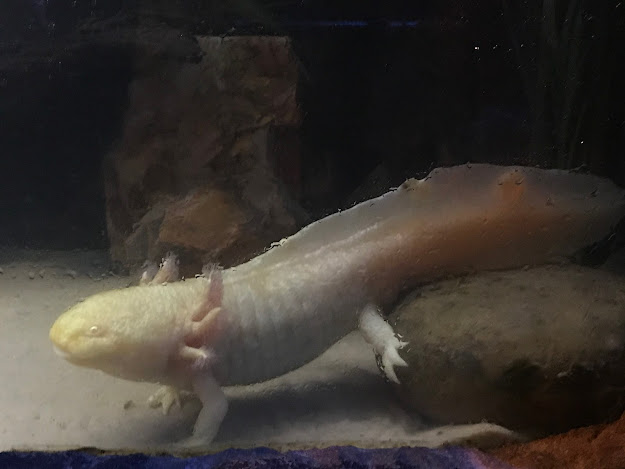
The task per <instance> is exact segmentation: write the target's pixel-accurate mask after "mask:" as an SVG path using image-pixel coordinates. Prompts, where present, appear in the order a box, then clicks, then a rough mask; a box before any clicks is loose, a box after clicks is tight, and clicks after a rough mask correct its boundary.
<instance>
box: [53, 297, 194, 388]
mask: <svg viewBox="0 0 625 469" xmlns="http://www.w3.org/2000/svg"><path fill="white" fill-rule="evenodd" d="M170 287H171V286H170ZM164 288H165V287H162V286H154V287H131V288H126V289H122V290H112V291H108V292H104V293H99V294H96V295H93V296H91V297H89V298H87V299H86V300H84V301H83V302H81V303H78V304H77V305H75V306H73V307H72V308H70V309H69V310H67V311H66V312H65V313H63V314H62V315H61V316H60V317H59V318H58V319H57V320H56V322H55V323H54V325H53V326H52V328H51V329H50V339H51V340H52V343H53V344H54V349H55V351H56V352H57V353H58V354H59V355H60V356H61V357H63V358H65V359H66V360H67V361H69V362H70V363H72V364H75V365H79V366H84V367H88V368H96V369H99V370H102V371H104V372H106V373H108V374H111V375H114V376H117V377H120V378H124V379H129V380H133V381H159V380H161V379H162V378H163V374H164V373H165V372H166V368H167V365H168V361H169V359H170V357H171V356H172V354H173V353H174V350H175V348H176V347H177V346H178V344H179V343H180V340H181V339H180V336H181V334H182V332H181V328H182V325H181V324H179V323H180V319H179V317H177V316H176V315H175V311H174V308H172V307H171V306H168V305H171V301H166V300H167V298H160V297H161V296H168V297H170V298H169V299H171V295H172V294H173V295H175V293H176V292H175V290H176V288H168V291H163V289H164Z"/></svg>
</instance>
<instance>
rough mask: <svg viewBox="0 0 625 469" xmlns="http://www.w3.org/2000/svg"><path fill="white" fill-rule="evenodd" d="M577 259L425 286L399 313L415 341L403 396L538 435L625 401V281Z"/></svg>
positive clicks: (437, 410)
mask: <svg viewBox="0 0 625 469" xmlns="http://www.w3.org/2000/svg"><path fill="white" fill-rule="evenodd" d="M623 280H624V278H623V277H620V276H615V275H613V274H611V273H608V272H605V271H601V270H596V269H589V268H582V267H576V266H568V267H559V266H547V267H541V268H533V269H527V270H516V271H504V272H490V273H482V274H479V275H475V276H469V277H465V278H458V279H452V280H447V281H443V282H440V283H436V284H432V285H430V286H427V287H424V288H423V289H422V290H420V291H419V292H417V293H415V294H414V295H412V296H411V297H409V298H408V299H407V300H406V301H404V302H403V304H401V305H400V306H399V307H398V308H397V310H396V311H395V313H394V314H393V316H392V319H391V322H392V323H395V326H394V327H395V330H396V331H397V333H399V334H400V335H401V336H403V340H406V341H408V342H409V345H408V346H407V347H406V348H405V349H404V350H402V351H401V355H402V356H403V357H404V358H405V360H406V361H407V362H408V364H409V367H408V368H399V369H397V374H398V377H399V379H400V381H401V383H402V384H401V385H400V386H399V387H398V388H397V390H398V392H399V394H400V396H401V397H402V398H403V400H404V401H405V402H406V403H407V404H408V405H409V406H411V407H412V408H414V409H416V410H418V411H419V412H420V413H421V414H423V415H425V416H427V417H429V418H431V419H433V420H435V421H438V422H444V423H471V422H480V421H483V420H487V421H490V422H493V423H497V424H499V425H503V426H505V427H507V428H511V429H513V430H517V431H522V432H527V433H530V434H545V433H551V432H557V431H564V430H567V429H570V428H572V427H575V426H582V425H587V424H592V423H597V422H602V421H606V420H609V419H613V418H616V417H618V415H620V413H621V412H622V411H623V410H624V408H625V387H624V385H625V308H624V305H625V282H624V281H623Z"/></svg>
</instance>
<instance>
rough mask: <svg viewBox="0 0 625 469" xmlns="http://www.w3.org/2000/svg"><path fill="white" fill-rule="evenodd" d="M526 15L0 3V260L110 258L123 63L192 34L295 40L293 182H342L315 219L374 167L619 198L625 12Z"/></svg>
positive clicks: (534, 6) (474, 10)
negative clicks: (521, 167)
mask: <svg viewBox="0 0 625 469" xmlns="http://www.w3.org/2000/svg"><path fill="white" fill-rule="evenodd" d="M529 3H531V5H528V3H527V2H521V3H519V5H517V2H512V1H510V2H505V1H495V0H490V1H483V2H474V1H436V0H429V1H422V2H416V1H412V2H399V1H396V2H369V3H367V2H362V1H336V0H335V1H312V0H301V1H288V0H285V1H280V0H277V1H273V2H269V1H255V0H233V1H229V2H228V1H224V0H219V1H217V0H215V1H202V0H195V1H190V0H189V1H185V0H178V1H174V0H167V1H165V0H161V1H156V0H151V1H150V0H143V1H142V0H137V1H134V2H129V1H122V0H97V1H96V0H75V1H73V0H49V1H45V0H30V1H26V0H2V1H1V2H0V175H1V176H2V180H1V181H0V245H10V246H20V247H24V246H26V247H32V248H57V249H58V248H63V249H66V248H85V247H88V248H104V247H106V245H107V240H106V233H105V220H104V213H105V212H104V197H103V190H102V180H101V165H102V159H103V157H104V156H105V155H106V154H107V152H108V151H109V149H110V148H111V146H112V145H113V144H114V142H115V139H116V138H117V137H118V135H119V131H120V128H121V125H122V119H123V114H124V110H125V106H126V99H127V86H128V83H129V81H130V80H131V79H132V72H133V60H134V59H133V57H134V54H135V53H136V48H137V45H139V46H140V47H147V46H150V47H161V45H162V51H161V53H162V54H164V55H169V56H171V57H172V58H175V59H176V60H180V61H181V62H184V61H194V60H197V58H198V53H199V52H198V49H197V47H196V45H195V43H194V40H193V35H195V34H217V35H226V34H232V35H237V34H280V35H288V36H290V37H291V38H292V41H293V46H294V49H295V54H296V56H297V59H298V61H299V65H300V76H301V78H300V83H299V89H298V97H299V101H300V104H301V108H302V110H303V122H302V127H301V135H300V137H301V142H302V155H301V157H302V161H303V167H304V177H306V175H308V177H310V178H313V177H314V175H315V174H316V173H317V172H319V171H324V170H328V168H329V170H330V171H332V172H333V177H335V178H336V179H337V180H338V181H339V182H340V184H339V185H338V187H339V189H338V190H337V191H336V192H335V193H328V194H321V195H319V194H315V195H313V194H308V195H306V194H304V195H303V199H302V200H301V201H300V202H301V204H302V205H303V206H304V207H305V208H307V209H308V210H309V211H310V212H311V213H312V214H314V215H315V216H320V215H322V214H324V213H328V212H331V211H333V210H336V209H338V208H340V207H342V206H344V205H345V203H346V201H347V200H349V197H350V194H351V193H352V192H353V191H354V190H355V189H356V188H357V187H358V186H359V184H360V183H361V181H362V180H363V178H365V177H366V176H367V175H368V174H370V173H371V172H372V171H373V170H374V169H375V168H377V167H379V165H380V164H383V165H384V167H385V168H386V170H388V172H389V174H390V177H391V179H392V181H393V182H394V183H399V182H401V181H402V180H403V179H405V178H406V177H410V176H423V175H424V174H425V173H427V172H428V171H429V169H431V168H432V167H433V166H436V165H441V164H455V163H464V162H466V161H489V162H494V163H505V164H511V163H519V164H531V165H539V166H543V167H564V168H566V167H577V166H580V165H584V166H585V167H586V168H588V169H589V170H590V171H592V172H595V173H598V174H601V175H605V176H609V177H611V178H613V179H614V180H616V181H617V182H618V183H620V184H624V183H625V168H624V166H623V161H624V158H623V156H624V152H625V124H624V122H625V106H624V104H625V87H624V86H623V83H624V79H625V65H624V64H625V60H624V59H625V52H624V51H625V11H624V10H625V6H623V5H621V3H620V2H591V1H581V0H579V1H574V0H570V1H564V0H560V1H551V2H549V1H547V0H545V1H544V2H540V1H537V2H529ZM374 4H375V5H374ZM546 7H550V8H546ZM546 11H547V12H552V13H553V17H549V16H548V15H546V14H545V12H546Z"/></svg>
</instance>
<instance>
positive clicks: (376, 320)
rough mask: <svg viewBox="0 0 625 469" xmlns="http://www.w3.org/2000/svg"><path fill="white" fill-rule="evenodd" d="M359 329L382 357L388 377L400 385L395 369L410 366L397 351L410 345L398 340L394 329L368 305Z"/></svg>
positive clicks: (360, 319) (362, 315)
mask: <svg viewBox="0 0 625 469" xmlns="http://www.w3.org/2000/svg"><path fill="white" fill-rule="evenodd" d="M358 327H359V328H360V332H361V333H362V335H363V336H364V338H365V340H366V341H367V342H368V343H369V344H371V345H372V346H373V349H374V350H375V352H376V353H377V354H379V355H380V356H381V357H382V368H383V369H384V374H385V375H386V377H387V378H388V379H389V380H391V381H393V382H394V383H399V379H397V375H396V374H395V369H394V367H396V366H408V364H407V363H406V362H405V361H404V359H403V358H401V357H400V356H399V353H398V352H397V351H398V350H399V349H401V348H402V347H405V346H406V345H408V343H407V342H402V341H401V340H399V339H398V338H397V336H396V335H395V332H394V331H393V328H392V327H391V326H390V324H389V323H388V322H386V321H385V320H384V318H383V317H382V316H380V314H379V313H378V310H377V308H376V307H375V306H373V305H367V306H366V307H365V308H364V309H363V310H362V312H361V313H360V318H359V321H358Z"/></svg>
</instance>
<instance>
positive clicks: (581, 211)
mask: <svg viewBox="0 0 625 469" xmlns="http://www.w3.org/2000/svg"><path fill="white" fill-rule="evenodd" d="M623 215H625V196H624V192H623V191H622V190H621V189H620V188H618V187H617V186H616V185H614V184H613V183H611V182H610V181H607V180H605V179H601V178H598V177H595V176H592V175H584V174H577V173H572V172H568V171H563V170H541V169H536V168H526V167H504V166H495V165H486V164H481V165H478V164H476V165H463V166H456V167H450V168H439V169H436V170H434V171H433V172H432V173H431V174H430V175H429V176H427V177H426V178H424V179H421V180H415V179H411V180H408V181H406V182H405V183H404V184H403V185H402V186H400V187H399V188H397V189H395V190H392V191H390V192H388V193H386V194H384V195H382V196H380V197H378V198H375V199H372V200H368V201H365V202H362V203H360V204H358V205H356V206H354V207H352V208H350V209H348V210H345V211H342V212H338V213H336V214H333V215H330V216H328V217H326V218H324V219H322V220H319V221H317V222H315V223H312V224H311V225H309V226H307V227H305V228H303V229H302V230H301V231H299V232H298V233H296V234H295V235H293V236H291V237H289V238H287V239H286V240H284V241H283V242H281V243H279V245H278V246H276V247H273V248H271V249H269V250H268V251H266V252H265V253H263V254H261V255H259V256H258V257H256V258H254V259H252V260H250V261H248V262H246V263H244V264H241V265H238V266H235V267H231V268H228V269H219V268H211V269H208V270H206V271H205V273H204V275H203V276H199V277H196V278H191V279H187V280H184V281H180V282H173V281H172V280H174V278H173V277H174V276H175V271H176V269H175V267H174V264H175V260H174V259H173V258H171V257H170V258H167V259H165V261H164V262H163V264H162V267H161V269H160V270H159V271H158V273H156V276H155V277H154V278H153V279H149V278H146V279H144V282H143V283H146V285H139V286H135V287H128V288H124V289H119V290H113V291H107V292H103V293H98V294H96V295H93V296H91V297H89V298H87V299H86V300H84V301H82V302H81V303H79V304H77V305H75V306H74V307H72V308H71V309H69V310H68V311H67V312H65V313H64V314H62V315H61V316H60V317H59V318H58V319H57V320H56V322H55V323H54V324H53V326H52V328H51V330H50V339H51V340H52V342H53V344H54V348H55V350H56V351H57V353H58V354H59V355H60V356H61V357H63V358H65V359H66V360H67V361H69V362H70V363H73V364H76V365H80V366H85V367H90V368H96V369H99V370H102V371H104V372H106V373H108V374H110V375H113V376H116V377H120V378H123V379H128V380H134V381H147V382H153V383H158V384H161V385H162V387H161V388H160V389H159V390H158V391H157V392H156V394H155V395H154V396H153V397H152V398H151V402H152V403H153V404H155V405H162V407H163V409H164V410H165V411H167V410H168V409H169V407H170V406H171V405H172V403H174V402H176V401H177V400H178V391H179V390H191V391H193V392H194V393H195V394H196V395H197V396H198V397H199V399H200V401H201V402H202V410H201V411H200V414H199V415H198V418H197V421H196V423H195V427H194V430H193V437H192V439H191V440H190V441H192V442H194V443H196V444H206V443H208V442H210V441H211V440H212V439H213V438H214V436H215V435H216V433H217V431H218V429H219V426H220V424H221V421H222V419H223V418H224V416H225V414H226V412H227V407H228V404H227V400H226V397H225V394H224V392H223V390H222V387H224V386H232V385H246V384H250V383H256V382H261V381H264V380H267V379H270V378H274V377H277V376H280V375H282V374H285V373H287V372H289V371H291V370H294V369H296V368H298V367H300V366H302V365H304V364H306V363H307V362H309V361H311V360H312V359H314V358H315V357H317V356H319V355H320V354H322V353H323V352H324V351H325V350H326V349H328V348H329V347H330V346H331V345H333V344H334V343H335V342H337V341H338V340H339V339H341V338H342V337H344V336H345V335H347V334H348V333H349V332H351V331H353V330H356V329H359V330H360V331H361V332H362V333H363V335H364V337H365V339H366V340H367V341H368V342H369V343H370V344H371V346H372V348H373V349H374V351H375V352H376V353H377V354H378V355H379V356H380V357H381V364H382V368H383V370H384V373H385V374H386V377H387V378H388V379H389V380H390V381H393V382H396V383H397V382H399V380H398V378H397V375H396V372H395V367H398V366H399V367H401V366H406V365H407V364H406V362H405V361H404V360H403V359H402V358H401V356H400V351H401V349H402V347H404V346H405V345H406V343H405V342H403V341H402V340H401V338H400V337H398V336H397V335H396V334H395V333H394V331H393V329H392V328H391V326H390V325H389V323H388V322H387V321H385V320H384V319H383V317H382V316H381V315H380V311H382V310H384V309H385V308H388V306H389V305H390V304H392V303H393V302H394V301H396V300H397V298H398V296H399V295H400V294H401V293H402V292H404V291H406V290H407V289H410V288H415V287H417V286H418V285H420V284H422V283H424V282H428V281H432V280H434V279H437V278H441V277H445V276H450V275H462V274H467V273H471V272H475V271H479V270H486V269H504V268H513V267H521V266H525V265H528V264H537V263H545V262H551V261H554V260H559V259H561V258H562V257H564V256H568V255H570V254H571V253H573V252H575V251H576V250H578V249H580V248H582V247H584V246H587V245H589V244H591V243H593V242H595V241H597V240H600V239H601V238H603V237H604V236H605V235H606V234H607V233H609V230H610V229H611V227H612V226H614V225H615V224H616V222H617V221H618V220H619V219H620V218H621V217H622V216H623ZM206 235H207V236H210V233H207V234H206Z"/></svg>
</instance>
